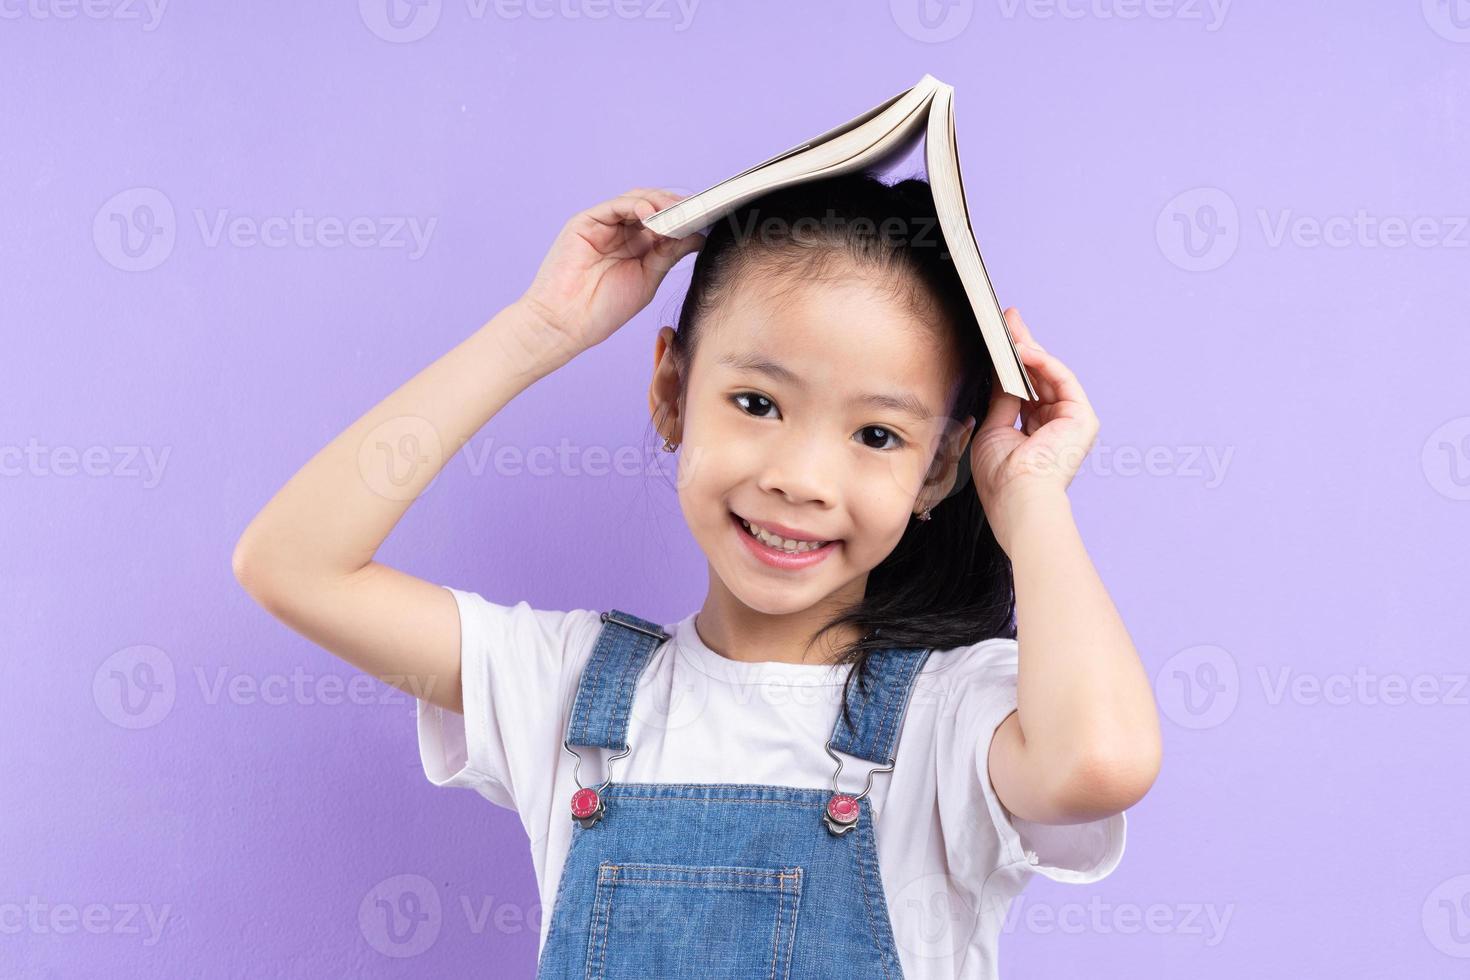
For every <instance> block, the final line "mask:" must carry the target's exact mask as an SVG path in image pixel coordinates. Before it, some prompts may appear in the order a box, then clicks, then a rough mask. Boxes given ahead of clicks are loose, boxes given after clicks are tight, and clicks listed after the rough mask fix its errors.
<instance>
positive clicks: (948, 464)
mask: <svg viewBox="0 0 1470 980" xmlns="http://www.w3.org/2000/svg"><path fill="white" fill-rule="evenodd" d="M974 431H975V416H973V415H967V416H965V420H964V421H963V422H959V421H956V420H955V419H951V418H946V419H945V420H944V431H943V432H941V433H940V435H939V447H938V449H937V450H935V453H934V462H933V463H931V464H929V475H928V477H927V478H925V480H924V487H923V489H921V490H920V491H919V499H918V500H916V501H915V502H914V508H915V512H916V513H917V512H920V511H922V510H923V509H924V508H925V507H934V506H937V505H938V504H939V502H940V501H941V500H943V499H944V498H945V497H948V496H949V495H950V493H951V492H953V491H954V490H956V489H958V487H959V485H958V484H957V483H956V477H957V476H958V475H959V462H960V459H961V458H963V457H964V455H965V447H966V446H968V445H969V444H970V435H971V434H972V433H973V432H974Z"/></svg>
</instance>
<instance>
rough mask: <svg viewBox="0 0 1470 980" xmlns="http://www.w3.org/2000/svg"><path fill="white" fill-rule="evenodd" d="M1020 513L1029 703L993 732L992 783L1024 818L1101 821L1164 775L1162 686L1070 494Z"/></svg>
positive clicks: (1025, 698) (1019, 623)
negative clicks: (1096, 560) (1086, 541)
mask: <svg viewBox="0 0 1470 980" xmlns="http://www.w3.org/2000/svg"><path fill="white" fill-rule="evenodd" d="M1013 515H1014V520H1013V523H1012V528H1011V536H1010V538H1009V541H1010V543H1011V545H1012V548H1013V550H1012V551H1011V552H1010V554H1011V555H1012V558H1011V567H1012V569H1013V571H1014V574H1015V585H1016V637H1017V640H1018V643H1019V647H1020V650H1019V661H1020V665H1019V668H1018V673H1017V678H1016V702H1017V705H1018V708H1017V710H1016V711H1014V712H1012V713H1011V714H1010V716H1009V717H1007V718H1006V720H1005V721H1004V722H1003V723H1002V724H1001V725H1000V727H999V728H998V729H997V730H996V733H995V738H994V740H993V741H992V742H991V746H990V760H989V762H990V782H991V785H992V786H994V787H995V792H996V795H997V796H998V797H1000V799H1001V802H1002V803H1004V804H1005V806H1006V809H1008V810H1010V811H1011V812H1012V813H1014V814H1015V815H1016V816H1018V817H1022V818H1023V819H1027V820H1032V821H1035V822H1037V823H1081V822H1084V821H1088V820H1098V819H1101V818H1103V817H1106V816H1108V815H1109V814H1112V813H1117V812H1119V811H1121V810H1126V809H1128V808H1129V807H1130V806H1132V805H1133V804H1135V803H1137V802H1138V801H1139V800H1140V799H1142V798H1143V796H1144V794H1145V793H1147V792H1148V790H1149V788H1150V787H1151V786H1152V785H1153V782H1154V779H1155V777H1156V776H1157V775H1158V771H1159V766H1160V763H1161V759H1162V748H1161V745H1160V735H1159V722H1158V712H1157V710H1156V709H1155V707H1154V699H1153V689H1152V687H1151V685H1150V683H1149V678H1148V674H1147V672H1146V671H1145V670H1144V667H1143V664H1142V663H1141V662H1140V661H1139V658H1138V654H1137V652H1135V650H1134V648H1133V642H1132V640H1131V639H1130V638H1129V636H1128V630H1127V628H1126V627H1125V626H1124V625H1123V620H1122V618H1121V617H1120V616H1119V615H1118V611H1117V609H1116V608H1114V606H1113V603H1112V600H1111V599H1110V598H1109V596H1108V593H1107V589H1106V588H1104V586H1103V583H1102V580H1101V579H1100V578H1099V577H1098V573H1097V569H1096V568H1094V567H1093V564H1092V560H1091V559H1090V558H1089V557H1088V554H1087V549H1086V548H1085V547H1084V546H1083V544H1082V537H1081V534H1080V533H1079V532H1078V529H1077V524H1076V523H1075V522H1074V521H1073V519H1072V506H1071V503H1070V502H1069V501H1068V500H1067V497H1066V495H1065V494H1058V495H1056V496H1042V495H1038V496H1036V497H1034V498H1031V499H1028V500H1025V501H1018V502H1017V506H1016V508H1015V510H1014V511H1013Z"/></svg>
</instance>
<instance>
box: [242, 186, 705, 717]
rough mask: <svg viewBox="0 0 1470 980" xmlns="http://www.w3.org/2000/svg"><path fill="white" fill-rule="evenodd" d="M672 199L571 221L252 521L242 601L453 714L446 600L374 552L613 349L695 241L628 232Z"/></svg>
mask: <svg viewBox="0 0 1470 980" xmlns="http://www.w3.org/2000/svg"><path fill="white" fill-rule="evenodd" d="M677 200H678V196H677V195H674V194H671V193H669V192H666V191H661V190H655V189H647V188H638V189H635V190H632V191H629V192H627V193H626V194H624V195H622V196H620V197H617V198H614V199H612V200H611V201H606V202H603V203H602V204H600V205H597V206H595V207H593V208H589V209H588V210H586V211H583V212H580V213H579V214H577V215H575V216H573V217H572V218H571V219H570V220H569V221H568V222H567V223H566V225H565V226H564V227H563V228H562V230H561V233H560V234H559V235H558V237H557V239H556V241H555V242H553V244H552V247H551V250H550V252H549V253H548V254H547V256H546V258H545V260H544V261H543V262H542V264H541V267H540V269H539V270H538V272H537V274H536V279H535V281H534V282H533V283H532V286H531V287H530V288H529V289H528V290H527V291H526V293H525V294H524V295H523V296H521V297H520V299H518V300H517V301H516V302H514V303H512V304H511V305H510V306H508V307H506V308H505V309H504V310H502V311H500V312H499V313H497V314H496V315H495V316H494V317H493V318H492V319H491V320H490V321H489V322H488V323H486V324H485V325H484V326H482V327H480V328H479V330H477V331H476V332H475V333H474V334H472V335H471V336H470V337H469V338H468V339H466V340H464V341H462V342H461V343H460V344H459V345H458V346H456V347H455V348H454V349H452V350H451V351H449V352H448V353H447V354H445V355H444V356H442V357H440V358H439V359H438V360H437V361H435V362H434V363H432V364H430V365H429V366H428V367H426V368H424V369H423V370H422V371H420V372H419V373H418V374H417V375H415V376H414V377H413V378H411V379H410V380H409V381H407V382H406V383H405V384H404V385H403V386H402V387H400V388H399V389H398V390H397V391H395V392H393V393H392V394H391V395H389V396H388V397H387V398H385V399H384V400H383V401H382V402H380V403H379V404H378V405H377V406H375V407H374V408H373V409H372V410H371V411H369V412H368V413H367V414H366V415H364V416H362V417H361V418H359V419H358V420H357V421H356V422H354V423H352V425H351V426H349V427H348V428H347V429H346V431H344V432H342V433H341V434H340V435H338V436H337V437H336V438H335V439H333V440H332V441H331V442H330V443H328V444H327V446H326V447H325V448H323V449H322V450H320V451H319V452H318V453H317V454H316V455H315V456H313V457H312V458H311V459H310V460H309V461H308V462H307V463H306V465H305V466H303V467H302V468H301V469H300V470H299V471H298V472H297V473H296V474H295V475H294V476H292V477H291V479H290V480H289V481H288V482H287V483H286V485H285V486H284V487H282V488H281V489H280V490H279V491H278V492H277V493H276V495H275V496H274V497H272V498H271V500H270V501H269V502H268V503H267V504H266V505H265V507H264V508H263V509H262V510H261V511H260V513H259V514H257V515H256V517H255V519H254V520H253V521H251V522H250V525H249V526H248V527H247V528H246V529H245V532H244V534H242V535H241V537H240V540H239V542H238V543H237V544H236V546H235V551H234V556H233V566H234V571H235V577H236V578H237V579H238V580H239V581H240V584H241V585H242V586H243V587H244V588H245V590H246V591H247V592H248V593H249V594H250V595H251V596H252V597H253V598H254V599H255V600H256V601H257V602H259V603H260V604H261V605H262V606H264V607H265V608H266V609H267V610H268V611H269V612H270V613H271V614H272V615H274V616H275V617H276V618H277V619H279V620H281V621H282V622H284V623H285V624H286V625H287V626H290V627H291V628H292V629H294V630H295V631H296V632H298V633H300V634H301V635H303V636H305V637H306V638H307V639H309V640H311V641H312V642H314V643H316V644H318V645H319V646H321V647H323V648H325V649H326V650H328V651H330V652H331V653H334V654H336V655H337V656H339V657H341V658H342V659H343V660H346V661H347V662H348V663H350V664H352V665H353V666H354V667H357V668H358V669H360V670H362V671H364V672H366V673H369V674H372V675H373V676H375V677H377V678H379V679H380V680H382V681H384V682H386V683H389V684H392V685H394V686H395V687H398V688H401V689H402V690H404V691H407V692H408V693H409V694H412V695H414V696H415V697H418V698H420V699H422V700H424V701H428V702H431V703H433V704H436V705H440V706H442V707H445V708H449V709H451V710H454V711H463V710H464V709H463V701H462V697H461V691H460V672H459V668H460V639H459V617H458V611H457V609H456V606H455V602H454V597H453V596H452V595H450V593H449V592H448V591H447V590H445V589H443V588H440V587H439V586H437V585H434V584H432V583H429V582H426V581H424V580H422V579H419V578H415V577H414V576H412V575H408V574H405V573H404V572H401V571H398V570H397V569H394V568H391V567H389V566H387V565H384V564H382V563H381V562H377V561H374V560H373V555H374V554H375V553H376V552H377V550H378V547H379V546H380V545H381V544H382V543H383V541H384V539H386V538H387V537H388V534H389V532H390V531H392V530H393V527H394V525H396V524H397V523H398V520H399V518H401V517H402V516H403V514H404V512H405V511H407V510H408V508H409V506H410V505H411V504H412V503H413V501H414V500H415V499H416V498H417V497H418V495H419V494H420V493H422V492H423V490H424V488H425V487H427V486H428V485H429V483H430V482H431V481H432V480H433V478H434V477H435V476H436V475H437V474H438V473H439V471H440V470H441V469H442V468H443V467H444V464H445V463H446V462H447V461H448V460H449V458H450V457H451V456H452V455H453V454H454V453H455V452H457V451H458V450H459V448H460V447H461V446H462V445H464V443H465V442H467V441H468V440H469V439H470V438H471V437H472V436H473V435H474V434H475V433H476V432H478V431H479V429H480V428H481V427H482V426H484V425H485V423H486V422H488V421H489V420H490V419H491V418H493V417H494V416H495V414H496V413H497V412H499V411H500V409H501V408H503V407H504V406H505V405H506V404H507V403H508V402H509V401H510V400H511V399H512V398H514V397H515V396H516V395H518V394H520V393H521V392H522V391H524V390H525V389H526V388H527V387H529V386H530V385H531V384H532V383H533V382H534V381H536V380H537V379H539V378H541V377H544V376H545V375H547V374H549V373H551V372H552V371H554V370H555V369H556V368H558V367H560V366H561V365H563V364H565V363H567V362H568V361H569V360H571V359H572V358H573V357H575V356H576V355H577V354H578V353H579V352H580V351H582V350H586V349H587V348H588V347H591V346H593V345H594V344H597V343H600V342H601V341H602V340H604V339H606V338H607V337H608V336H610V335H611V334H612V333H613V332H614V331H615V330H616V329H617V328H618V327H619V326H621V325H622V324H623V323H625V322H626V321H627V320H628V319H629V318H631V317H632V316H633V314H635V313H636V312H638V310H640V309H642V308H643V307H644V306H645V305H647V303H648V301H649V300H650V299H652V298H653V294H654V292H655V291H656V290H657V288H658V284H659V282H660V281H661V280H662V278H663V276H664V274H665V273H666V272H667V271H668V269H669V268H670V267H672V266H673V265H674V263H675V262H677V261H678V260H679V259H680V258H682V257H683V256H684V255H686V254H688V252H690V251H693V250H694V249H695V248H697V247H698V245H699V244H701V243H702V241H703V236H700V235H692V236H689V237H687V238H683V239H678V240H675V239H666V238H662V237H660V236H657V235H655V234H654V233H652V232H650V231H648V230H647V229H645V228H643V227H642V226H641V225H640V224H639V223H638V222H639V220H640V219H641V218H645V217H647V216H648V215H650V214H652V213H653V212H654V211H655V210H658V209H659V208H663V207H667V206H668V205H669V204H672V203H673V202H674V201H677ZM389 460H391V461H392V462H391V465H393V466H395V470H394V472H393V479H392V480H391V481H390V479H389V478H388V472H387V467H388V466H389V465H390V463H389Z"/></svg>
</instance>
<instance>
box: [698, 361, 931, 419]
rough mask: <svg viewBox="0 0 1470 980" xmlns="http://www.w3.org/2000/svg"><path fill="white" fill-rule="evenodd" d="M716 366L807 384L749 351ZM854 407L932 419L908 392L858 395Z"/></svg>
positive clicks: (914, 396)
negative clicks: (879, 409)
mask: <svg viewBox="0 0 1470 980" xmlns="http://www.w3.org/2000/svg"><path fill="white" fill-rule="evenodd" d="M719 363H720V364H725V365H728V366H730V367H733V368H735V369H736V370H739V371H754V372H756V373H757V374H764V375H766V376H767V377H770V378H774V379H775V380H777V381H782V382H785V383H786V384H789V385H791V386H792V387H794V388H803V389H805V388H806V387H807V383H806V382H805V381H804V380H802V378H801V376H800V375H798V374H797V373H796V372H795V371H793V370H791V369H790V368H788V367H786V366H785V365H783V364H778V363H777V362H775V361H773V360H771V359H770V358H769V357H767V356H765V355H764V354H761V353H758V352H755V351H751V352H748V353H744V354H731V353H724V354H721V355H720V356H719ZM852 404H854V405H865V406H868V407H870V408H887V409H891V410H892V411H895V412H901V413H903V414H904V415H908V416H911V417H912V418H915V419H917V420H919V421H921V422H926V421H928V420H929V419H931V418H933V417H934V413H933V412H931V411H930V410H929V406H927V405H925V404H924V402H923V401H922V400H921V399H920V398H919V397H918V396H917V395H913V394H911V393H909V392H907V391H903V392H897V393H894V394H879V393H869V394H863V395H857V396H855V397H854V398H853V399H852Z"/></svg>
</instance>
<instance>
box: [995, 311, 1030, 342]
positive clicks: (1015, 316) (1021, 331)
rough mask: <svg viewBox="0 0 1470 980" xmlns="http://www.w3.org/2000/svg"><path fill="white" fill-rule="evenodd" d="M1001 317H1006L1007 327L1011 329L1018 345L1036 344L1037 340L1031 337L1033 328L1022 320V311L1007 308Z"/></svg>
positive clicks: (1012, 336)
mask: <svg viewBox="0 0 1470 980" xmlns="http://www.w3.org/2000/svg"><path fill="white" fill-rule="evenodd" d="M1001 316H1003V317H1005V321H1006V326H1007V327H1008V328H1010V331H1011V338H1012V339H1013V340H1015V342H1016V343H1017V344H1022V343H1025V342H1028V341H1029V342H1031V343H1035V342H1036V341H1035V338H1034V337H1032V336H1031V328H1030V327H1028V326H1026V321H1025V320H1023V319H1021V311H1020V310H1018V309H1016V308H1015V307H1014V306H1010V307H1007V308H1006V311H1005V312H1004V313H1002V314H1001Z"/></svg>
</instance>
